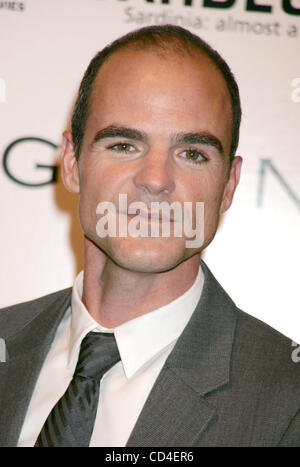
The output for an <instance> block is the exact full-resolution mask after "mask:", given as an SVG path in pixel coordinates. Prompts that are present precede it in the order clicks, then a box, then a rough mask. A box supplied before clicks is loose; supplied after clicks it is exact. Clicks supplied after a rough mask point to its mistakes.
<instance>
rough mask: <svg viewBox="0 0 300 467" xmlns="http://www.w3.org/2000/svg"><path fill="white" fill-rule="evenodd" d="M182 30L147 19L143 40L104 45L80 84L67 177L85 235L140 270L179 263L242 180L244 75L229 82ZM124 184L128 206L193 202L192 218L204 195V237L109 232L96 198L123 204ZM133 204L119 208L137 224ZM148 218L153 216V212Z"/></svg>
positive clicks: (208, 234)
mask: <svg viewBox="0 0 300 467" xmlns="http://www.w3.org/2000/svg"><path fill="white" fill-rule="evenodd" d="M177 30H178V28H175V29H174V28H173V27H161V28H149V29H147V30H146V29H143V30H141V31H140V32H137V33H135V35H136V36H137V37H138V38H139V39H137V40H136V41H132V40H130V41H129V43H128V42H126V44H124V40H125V39H123V42H122V40H121V42H122V45H121V46H120V45H115V46H114V48H113V51H112V49H109V50H110V52H109V53H106V55H105V53H104V52H103V53H104V57H105V59H104V60H103V56H102V58H101V60H102V62H101V67H100V69H99V63H98V65H97V67H96V70H98V71H93V72H91V71H88V72H87V73H86V75H85V78H84V81H85V84H82V85H81V90H80V93H79V98H78V101H77V104H76V109H75V112H74V117H73V127H72V132H73V135H72V134H71V133H69V132H65V140H64V146H63V158H62V168H63V177H64V181H65V185H66V187H67V188H68V189H69V190H70V191H73V192H77V193H80V200H79V217H80V222H81V226H82V229H83V232H84V234H85V237H86V238H88V239H89V241H91V242H92V243H93V244H94V246H95V248H96V249H95V251H94V253H95V254H96V253H97V251H98V250H99V251H102V252H104V254H105V255H106V257H107V258H109V259H110V260H112V261H113V262H114V263H116V264H118V265H119V266H121V267H122V268H125V269H127V270H131V271H136V272H148V273H149V272H152V273H154V272H162V271H166V270H169V269H172V268H174V267H176V266H177V265H178V264H180V263H181V262H182V261H185V260H189V259H190V258H192V257H193V256H194V255H195V254H198V253H199V252H200V251H201V250H202V249H203V248H205V247H206V246H207V245H208V244H209V243H210V242H211V240H212V239H213V237H214V235H215V232H216V230H217V226H218V221H219V216H220V214H221V213H222V212H224V211H226V210H227V209H228V207H229V206H230V204H231V201H232V197H233V194H234V191H235V188H236V186H237V184H238V181H239V174H240V167H241V158H239V157H232V155H233V154H234V152H235V146H236V145H237V135H238V130H237V133H236V136H235V138H234V140H233V137H232V135H233V133H234V132H233V128H235V127H237V128H238V126H239V119H240V113H239V111H238V110H237V109H239V105H238V107H237V108H236V107H234V105H233V102H235V103H236V101H238V102H239V99H238V91H237V88H235V82H234V80H233V78H230V79H231V81H230V83H231V85H230V86H229V85H228V80H226V79H224V73H223V71H220V66H219V65H218V64H217V63H216V61H215V60H212V59H211V56H210V55H208V53H207V51H206V50H204V51H203V49H202V48H199V47H198V48H196V47H195V46H193V45H192V44H191V43H190V41H186V42H184V43H183V42H182V40H181V39H180V40H179V39H178V37H177V35H174V31H176V32H177ZM148 32H149V33H151V34H153V41H152V42H151V41H149V38H148ZM144 34H146V36H147V39H145V40H144V39H142V38H143V37H144ZM166 34H169V36H168V37H169V40H167V36H166ZM176 34H177V33H176ZM182 34H183V35H185V34H186V35H187V36H188V37H190V33H188V32H182ZM160 35H162V36H164V40H163V41H161V40H160ZM156 36H157V44H156V43H155V40H154V37H156ZM127 37H129V36H127ZM192 37H193V36H192ZM115 44H117V42H116V43H115ZM206 47H208V46H206ZM208 50H210V49H208ZM216 56H217V55H216ZM98 57H100V55H99V56H98ZM217 57H218V56H217ZM96 60H97V59H96ZM99 60H100V59H99ZM218 60H219V59H218ZM220 60H221V59H220ZM222 63H223V62H222ZM222 66H223V65H222ZM90 70H91V66H90ZM226 70H227V69H226ZM227 72H228V74H229V75H228V76H231V75H230V72H229V69H228V70H227ZM84 89H86V90H89V91H88V92H87V91H84ZM234 89H235V91H234V92H233V90H234ZM232 95H234V96H235V97H234V98H233V97H232ZM233 108H234V109H235V111H233ZM80 116H81V118H82V120H80ZM233 121H234V122H235V123H234V124H233ZM230 154H231V157H229V155H230ZM79 155H80V157H79ZM230 158H231V166H230V164H229V159H230ZM229 167H230V168H229ZM120 194H122V195H126V196H127V200H128V205H129V206H130V205H131V204H132V203H134V202H140V203H144V205H146V207H147V209H148V208H151V203H153V202H158V203H161V202H166V203H168V204H169V205H171V204H172V203H174V202H177V203H179V204H180V205H181V206H183V205H184V203H191V206H192V208H193V212H192V217H193V226H195V224H196V222H195V221H196V220H197V213H196V204H197V203H198V202H202V203H204V221H203V223H204V242H203V244H202V245H201V247H195V248H187V246H186V236H185V234H184V235H183V236H182V237H176V236H175V235H170V236H169V237H168V238H165V237H162V236H161V235H160V236H159V237H155V236H151V235H150V237H149V238H144V237H133V236H131V235H128V236H126V237H121V236H118V235H117V236H116V237H113V236H108V237H105V238H102V237H101V238H100V237H99V235H98V234H97V230H96V225H97V222H98V219H99V212H97V206H98V205H99V203H101V204H102V205H103V203H107V202H109V203H112V204H113V205H115V206H116V207H118V199H119V195H120ZM130 214H131V213H130V212H128V211H125V212H124V209H123V208H121V209H120V208H119V210H118V212H117V219H116V222H117V224H118V225H117V226H116V230H117V231H118V232H119V225H120V224H121V223H122V222H123V221H125V223H127V224H128V225H129V224H130V222H131V220H132V219H131V216H130ZM141 222H142V223H144V224H148V219H147V218H146V219H143V220H142V221H141ZM159 223H162V220H161V219H160V220H159ZM172 227H173V228H174V229H175V223H174V222H173V223H172ZM97 249H98V250H97Z"/></svg>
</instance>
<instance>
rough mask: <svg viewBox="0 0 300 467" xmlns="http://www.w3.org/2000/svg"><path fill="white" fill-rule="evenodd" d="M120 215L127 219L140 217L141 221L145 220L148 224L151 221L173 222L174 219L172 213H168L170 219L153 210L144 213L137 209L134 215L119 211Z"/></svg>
mask: <svg viewBox="0 0 300 467" xmlns="http://www.w3.org/2000/svg"><path fill="white" fill-rule="evenodd" d="M120 213H121V214H125V215H127V217H129V218H131V219H132V218H133V217H137V216H138V217H140V218H142V219H145V220H147V221H148V222H151V221H153V220H154V221H159V222H174V217H173V213H172V212H171V213H170V217H169V216H165V215H163V213H162V212H161V210H159V211H154V210H149V211H144V210H142V209H137V210H136V212H135V213H134V214H131V213H129V212H122V211H120Z"/></svg>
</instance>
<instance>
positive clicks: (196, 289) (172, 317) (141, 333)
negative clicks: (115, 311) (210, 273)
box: [68, 266, 204, 378]
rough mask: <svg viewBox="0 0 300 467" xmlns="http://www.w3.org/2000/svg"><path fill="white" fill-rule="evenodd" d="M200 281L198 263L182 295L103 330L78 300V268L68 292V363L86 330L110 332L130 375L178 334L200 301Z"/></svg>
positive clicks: (81, 287)
mask: <svg viewBox="0 0 300 467" xmlns="http://www.w3.org/2000/svg"><path fill="white" fill-rule="evenodd" d="M203 281H204V276H203V272H202V269H201V266H199V271H198V274H197V277H196V279H195V281H194V283H193V285H192V286H191V287H190V288H189V289H188V290H187V291H186V292H185V293H184V294H183V295H181V296H180V297H178V298H176V299H175V300H173V301H172V302H170V303H168V304H167V305H164V306H162V307H160V308H157V309H156V310H153V311H151V312H149V313H146V314H144V315H141V316H139V317H137V318H135V319H132V320H130V321H127V322H125V323H123V324H121V325H120V326H117V327H115V328H114V329H107V328H104V327H103V326H101V325H100V324H99V323H98V322H97V321H95V320H94V319H93V318H92V316H91V315H90V314H89V312H88V310H87V309H86V307H85V305H84V304H83V302H82V300H81V297H82V289H83V271H81V272H80V273H79V274H78V276H77V277H76V279H75V282H74V286H73V291H72V313H71V322H70V340H69V343H70V345H69V353H68V365H71V363H72V361H73V359H74V358H75V356H76V353H78V351H79V347H80V344H81V341H82V339H83V338H84V337H85V336H86V334H87V333H88V332H90V331H97V332H114V334H115V338H116V341H117V345H118V348H119V352H120V355H121V360H122V364H123V368H124V371H125V374H126V377H127V378H131V377H132V376H134V375H135V374H136V373H137V372H138V371H139V370H140V369H142V368H143V367H144V366H146V365H147V364H148V363H149V362H151V361H152V359H153V358H154V357H156V356H158V355H159V354H160V353H161V352H162V351H164V350H165V349H166V347H168V346H169V345H170V344H171V343H172V342H174V341H175V340H176V339H177V338H178V337H179V336H180V334H181V333H182V331H183V329H184V328H185V326H186V324H187V323H188V321H189V319H190V317H191V315H192V314H193V311H194V310H195V308H196V306H197V303H198V302H199V300H200V295H201V292H202V288H203Z"/></svg>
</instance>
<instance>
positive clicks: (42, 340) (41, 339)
mask: <svg viewBox="0 0 300 467" xmlns="http://www.w3.org/2000/svg"><path fill="white" fill-rule="evenodd" d="M70 299H71V289H66V290H63V291H61V292H59V293H57V294H54V295H53V296H52V300H51V299H50V298H49V297H48V299H47V297H45V303H47V305H46V306H45V308H44V309H43V311H40V310H36V309H34V307H36V306H40V307H41V308H42V306H43V300H44V299H41V300H37V301H35V302H33V303H34V305H32V307H31V308H33V309H32V310H30V309H28V308H27V309H26V305H20V306H21V307H23V311H24V314H25V315H26V314H27V312H28V311H30V312H31V313H28V315H27V316H25V317H22V319H21V321H22V326H20V325H19V326H17V325H15V326H14V328H13V332H12V333H11V334H10V335H7V336H5V343H6V349H7V361H6V363H0V400H1V405H2V407H1V412H0V446H15V445H16V444H17V442H18V437H19V434H20V430H21V427H22V424H23V421H24V417H25V414H26V410H27V407H28V404H29V402H30V399H31V395H32V392H33V390H34V386H35V383H36V380H37V378H38V375H39V372H40V369H41V366H42V364H43V362H44V360H45V358H46V356H47V353H48V351H49V349H50V346H51V343H52V341H53V339H54V336H55V332H56V329H57V327H58V325H59V323H60V321H61V319H62V317H63V315H64V313H65V311H66V309H67V308H68V306H69V305H70ZM18 308H19V306H16V307H14V309H13V310H11V313H12V316H11V319H13V314H14V312H15V311H16V312H17V313H22V308H21V309H18ZM37 312H38V314H37ZM8 313H10V311H8ZM32 316H33V317H32ZM9 318H10V316H9Z"/></svg>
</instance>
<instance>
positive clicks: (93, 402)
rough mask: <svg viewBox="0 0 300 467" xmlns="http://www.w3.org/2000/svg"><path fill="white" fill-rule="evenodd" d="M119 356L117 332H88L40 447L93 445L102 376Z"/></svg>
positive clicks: (42, 437)
mask: <svg viewBox="0 0 300 467" xmlns="http://www.w3.org/2000/svg"><path fill="white" fill-rule="evenodd" d="M119 360H120V354H119V351H118V347H117V343H116V340H115V337H114V334H110V333H101V332H90V333H89V334H87V336H86V337H85V338H84V339H83V341H82V343H81V347H80V353H79V357H78V362H77V366H76V369H75V372H74V375H73V379H72V381H71V382H70V384H69V386H68V388H67V390H66V392H65V393H64V395H63V396H62V397H61V399H60V400H59V401H58V402H57V404H56V405H55V406H54V407H53V409H52V411H51V412H50V414H49V416H48V418H47V420H46V421H45V424H44V426H43V428H42V431H41V432H40V434H39V437H38V439H37V441H36V444H35V446H36V447H87V446H89V443H90V439H91V436H92V431H93V428H94V422H95V418H96V413H97V407H98V399H99V388H100V380H101V378H102V376H103V375H104V373H106V372H107V371H108V370H109V369H110V368H111V367H112V366H113V365H114V364H115V363H117V362H118V361H119Z"/></svg>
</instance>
